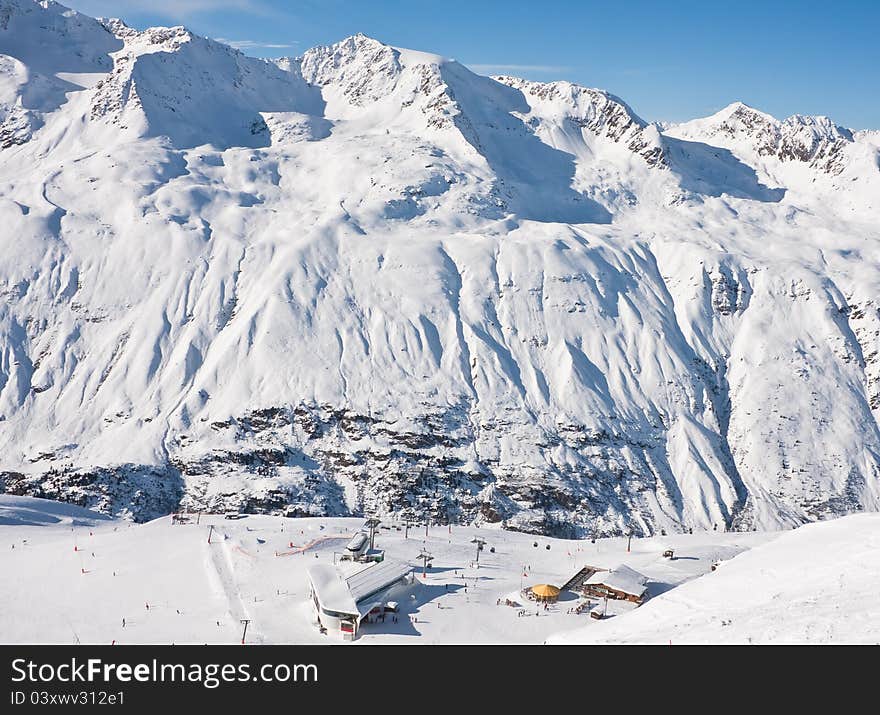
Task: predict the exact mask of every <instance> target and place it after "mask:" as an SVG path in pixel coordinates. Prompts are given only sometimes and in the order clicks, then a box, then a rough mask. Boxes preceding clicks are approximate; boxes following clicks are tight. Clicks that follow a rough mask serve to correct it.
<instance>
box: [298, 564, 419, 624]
mask: <svg viewBox="0 0 880 715" xmlns="http://www.w3.org/2000/svg"><path fill="white" fill-rule="evenodd" d="M343 568H345V570H343ZM412 570H413V567H412V566H411V565H410V564H407V563H404V562H403V561H398V560H397V559H389V558H386V559H384V560H383V561H379V562H371V563H367V564H363V563H352V562H343V563H341V564H339V565H334V564H315V565H314V566H312V567H310V568H309V570H308V576H309V589H310V596H311V599H312V603H313V605H314V608H315V616H316V618H317V619H318V622H319V623H320V624H321V625H322V626H323V627H324V628H326V629H327V631H328V632H330V633H341V634H342V636H343V637H346V638H355V637H357V632H358V628H359V626H360V623H361V621H362V620H363V619H364V617H365V616H366V615H367V614H368V613H370V611H372V610H373V609H374V608H376V607H381V606H384V602H385V596H386V595H387V594H388V592H389V591H390V590H391V589H392V588H393V587H394V586H396V585H398V584H402V583H407V582H409V581H411V574H412Z"/></svg>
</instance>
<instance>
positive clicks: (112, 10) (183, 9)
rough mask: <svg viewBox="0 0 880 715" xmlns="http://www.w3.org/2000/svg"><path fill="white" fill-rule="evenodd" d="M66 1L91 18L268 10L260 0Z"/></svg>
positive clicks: (177, 17)
mask: <svg viewBox="0 0 880 715" xmlns="http://www.w3.org/2000/svg"><path fill="white" fill-rule="evenodd" d="M65 4H67V5H69V6H70V7H72V8H74V9H75V10H79V11H80V12H84V13H86V14H87V15H91V16H92V17H96V16H99V15H100V16H103V17H108V16H112V17H120V16H121V17H123V18H125V16H126V15H128V14H131V15H138V14H144V13H149V14H151V15H162V16H165V17H168V18H171V19H174V20H185V19H187V18H190V17H193V16H194V15H199V14H203V13H211V12H218V11H228V10H237V11H244V12H248V13H253V14H256V15H266V14H268V13H269V12H270V9H269V7H268V6H267V5H265V4H264V3H263V1H262V0H68V1H67V2H66V3H65Z"/></svg>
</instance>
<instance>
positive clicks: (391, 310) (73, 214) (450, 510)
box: [0, 0, 880, 536]
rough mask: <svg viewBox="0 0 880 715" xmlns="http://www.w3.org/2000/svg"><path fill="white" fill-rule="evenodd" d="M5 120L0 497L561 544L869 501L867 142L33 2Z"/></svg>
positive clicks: (770, 523)
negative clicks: (446, 527)
mask: <svg viewBox="0 0 880 715" xmlns="http://www.w3.org/2000/svg"><path fill="white" fill-rule="evenodd" d="M47 47H50V48H51V51H43V50H44V48H47ZM734 115H735V116H734ZM0 121H2V126H0V146H2V147H3V148H2V149H0V226H2V227H3V229H2V232H0V241H2V246H3V250H2V251H0V455H2V457H0V470H2V471H0V490H6V491H8V492H10V493H14V494H30V495H35V496H46V497H51V498H59V499H65V500H69V501H74V502H76V503H78V504H80V505H84V506H90V507H94V508H97V509H100V510H101V511H102V512H105V513H110V514H118V515H125V516H128V517H131V518H133V519H136V520H146V519H151V518H154V517H156V516H159V515H162V514H167V513H168V512H170V511H171V510H173V509H175V508H177V506H178V504H180V502H181V500H183V505H184V506H185V507H192V508H202V507H207V508H208V509H215V510H224V509H225V508H227V507H231V508H241V509H243V510H246V511H251V512H268V513H274V514H280V513H288V514H295V515H331V516H345V515H349V514H360V513H364V512H367V511H370V512H377V513H381V514H385V513H389V512H397V513H403V512H407V511H409V512H411V513H413V514H415V515H418V516H430V517H431V518H433V519H436V520H441V521H443V520H452V521H467V522H474V521H479V522H492V523H502V524H503V525H504V526H506V527H508V528H511V529H521V530H530V531H536V532H543V533H548V534H555V535H558V536H562V535H567V536H574V535H589V534H594V533H596V534H615V533H616V534H619V533H622V532H624V531H625V530H628V529H633V530H635V532H636V533H640V534H650V533H659V532H660V531H661V530H666V531H667V532H670V533H671V532H680V531H683V530H685V529H687V528H690V527H696V528H709V529H711V528H712V527H713V526H715V525H718V526H719V528H720V527H721V526H722V525H725V524H726V525H729V526H731V527H732V528H736V529H743V530H748V529H752V528H756V527H759V528H776V527H788V526H793V525H797V524H799V523H802V522H804V521H810V520H816V519H822V518H827V517H829V516H833V515H837V514H842V513H847V512H851V511H858V510H865V509H867V510H877V509H878V508H880V430H878V422H877V417H878V414H880V303H878V296H880V271H878V264H880V221H878V215H880V206H878V205H877V197H878V196H880V169H878V161H880V160H878V142H876V141H875V140H874V139H873V138H872V137H873V134H872V133H871V132H859V133H853V132H850V131H849V130H846V129H843V128H840V127H837V126H836V125H834V123H833V122H831V121H830V120H827V119H824V118H804V117H797V118H792V119H789V120H786V121H785V122H779V121H777V120H775V119H773V118H772V117H768V116H767V115H763V114H761V113H758V112H754V110H750V109H749V108H746V107H745V105H733V106H732V107H731V108H728V109H727V110H724V111H723V112H722V113H720V114H719V115H715V116H714V117H710V118H707V119H704V120H696V121H695V122H692V123H688V124H685V125H678V126H674V127H669V128H667V129H666V130H665V131H664V132H662V133H661V131H660V130H659V129H658V128H657V127H656V126H654V125H650V124H647V123H646V122H645V121H643V120H642V119H640V118H639V117H638V116H636V115H635V114H634V113H633V111H632V110H631V109H630V108H629V107H628V106H627V105H626V104H625V103H624V102H623V101H622V100H619V99H617V98H616V97H614V96H613V95H610V94H608V93H606V92H602V91H599V90H592V89H587V88H583V87H577V86H575V85H571V84H569V83H564V82H557V83H551V84H539V83H534V82H527V81H524V80H518V79H515V78H509V77H500V78H496V79H491V78H487V77H481V76H479V75H476V74H474V73H472V72H470V71H469V70H468V69H467V68H466V67H464V66H462V65H460V64H458V63H456V62H453V61H448V60H445V59H443V58H442V57H438V56H435V55H430V54H426V53H421V52H415V51H411V50H404V49H399V48H394V47H390V46H387V45H384V44H382V43H380V42H378V41H376V40H373V39H371V38H368V37H365V36H363V35H357V36H354V37H351V38H348V39H346V40H343V41H342V42H340V43H337V44H335V45H332V46H329V47H318V48H315V49H312V50H309V51H307V52H306V53H305V54H304V55H303V57H301V58H293V59H285V60H279V61H277V62H274V63H273V62H267V61H262V60H257V59H253V58H248V57H245V56H244V55H242V54H241V53H239V52H237V51H235V50H233V49H232V48H229V47H226V46H224V45H221V44H219V43H217V42H213V41H210V40H206V39H204V38H200V37H198V36H195V35H193V34H192V33H190V32H189V31H187V30H185V29H184V28H152V29H149V30H145V31H143V32H138V31H136V30H133V29H131V28H128V27H126V26H125V25H124V24H123V23H121V22H120V21H116V20H113V21H104V22H98V21H95V20H92V19H90V18H86V17H84V16H82V15H79V14H77V13H74V12H72V11H69V10H66V9H65V8H63V7H62V6H60V5H57V4H55V3H52V2H46V3H34V2H32V1H31V0H0Z"/></svg>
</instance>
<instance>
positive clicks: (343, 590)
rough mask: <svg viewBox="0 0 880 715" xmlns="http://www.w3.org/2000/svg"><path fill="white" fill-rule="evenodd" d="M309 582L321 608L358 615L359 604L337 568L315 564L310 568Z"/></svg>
mask: <svg viewBox="0 0 880 715" xmlns="http://www.w3.org/2000/svg"><path fill="white" fill-rule="evenodd" d="M309 581H311V584H312V590H313V591H314V592H315V596H316V597H317V598H318V603H319V604H320V605H321V608H323V609H326V610H328V611H336V612H337V613H350V614H352V615H356V614H357V613H358V608H357V603H355V600H354V598H352V595H351V591H349V589H348V584H347V583H346V582H345V579H344V578H343V576H342V574H341V573H340V572H339V569H337V568H336V567H335V566H333V565H331V564H315V565H314V566H311V567H309Z"/></svg>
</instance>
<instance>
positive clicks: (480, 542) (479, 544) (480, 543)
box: [471, 536, 486, 563]
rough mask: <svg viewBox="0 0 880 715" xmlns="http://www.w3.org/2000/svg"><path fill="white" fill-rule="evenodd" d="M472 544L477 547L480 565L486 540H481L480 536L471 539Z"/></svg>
mask: <svg viewBox="0 0 880 715" xmlns="http://www.w3.org/2000/svg"><path fill="white" fill-rule="evenodd" d="M471 543H472V544H476V545H477V563H480V552H481V551H482V550H483V547H484V546H485V545H486V540H485V539H483V538H480V537H479V536H475V537H474V538H473V539H471Z"/></svg>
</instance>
